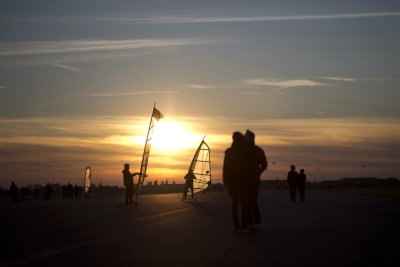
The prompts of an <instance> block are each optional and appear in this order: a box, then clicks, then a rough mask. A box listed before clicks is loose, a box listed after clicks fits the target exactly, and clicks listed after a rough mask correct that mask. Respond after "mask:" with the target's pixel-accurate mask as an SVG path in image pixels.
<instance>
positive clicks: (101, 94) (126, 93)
mask: <svg viewBox="0 0 400 267" xmlns="http://www.w3.org/2000/svg"><path fill="white" fill-rule="evenodd" d="M181 92H183V91H182V90H146V91H136V92H103V93H94V94H89V95H88V96H93V97H112V96H137V95H159V94H176V93H181Z"/></svg>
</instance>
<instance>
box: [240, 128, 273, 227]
mask: <svg viewBox="0 0 400 267" xmlns="http://www.w3.org/2000/svg"><path fill="white" fill-rule="evenodd" d="M244 137H245V140H246V143H247V145H248V152H247V153H248V164H249V165H248V167H249V169H248V171H247V175H248V178H247V180H246V181H247V182H248V183H249V184H248V187H247V192H246V199H247V201H248V205H249V218H248V220H249V221H248V224H249V225H250V226H251V225H253V223H254V224H256V225H259V224H261V213H260V207H259V205H258V192H259V189H260V178H261V174H262V173H263V171H264V170H265V169H266V168H267V167H268V162H267V157H266V156H265V153H264V150H263V149H262V148H261V147H259V146H257V145H256V144H255V134H254V133H253V132H251V131H249V130H247V131H246V133H245V135H244Z"/></svg>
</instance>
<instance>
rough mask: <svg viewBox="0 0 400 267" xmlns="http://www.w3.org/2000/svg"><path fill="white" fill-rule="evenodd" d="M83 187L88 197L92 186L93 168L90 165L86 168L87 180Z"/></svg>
mask: <svg viewBox="0 0 400 267" xmlns="http://www.w3.org/2000/svg"><path fill="white" fill-rule="evenodd" d="M83 188H84V192H85V197H88V196H89V193H90V189H91V188H92V169H91V168H90V166H87V167H86V170H85V180H84V183H83Z"/></svg>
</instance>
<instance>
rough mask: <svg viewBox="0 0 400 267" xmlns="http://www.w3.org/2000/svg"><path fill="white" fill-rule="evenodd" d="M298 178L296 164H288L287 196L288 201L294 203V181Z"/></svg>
mask: <svg viewBox="0 0 400 267" xmlns="http://www.w3.org/2000/svg"><path fill="white" fill-rule="evenodd" d="M297 179H298V174H297V172H296V166H294V165H290V172H288V175H287V181H288V184H289V196H290V203H292V202H293V203H296V183H297Z"/></svg>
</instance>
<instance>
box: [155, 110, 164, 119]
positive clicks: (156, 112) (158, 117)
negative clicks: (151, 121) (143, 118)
mask: <svg viewBox="0 0 400 267" xmlns="http://www.w3.org/2000/svg"><path fill="white" fill-rule="evenodd" d="M153 118H155V119H156V120H157V121H158V120H159V119H162V118H164V115H163V114H162V113H161V112H160V111H159V110H158V109H156V108H153Z"/></svg>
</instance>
